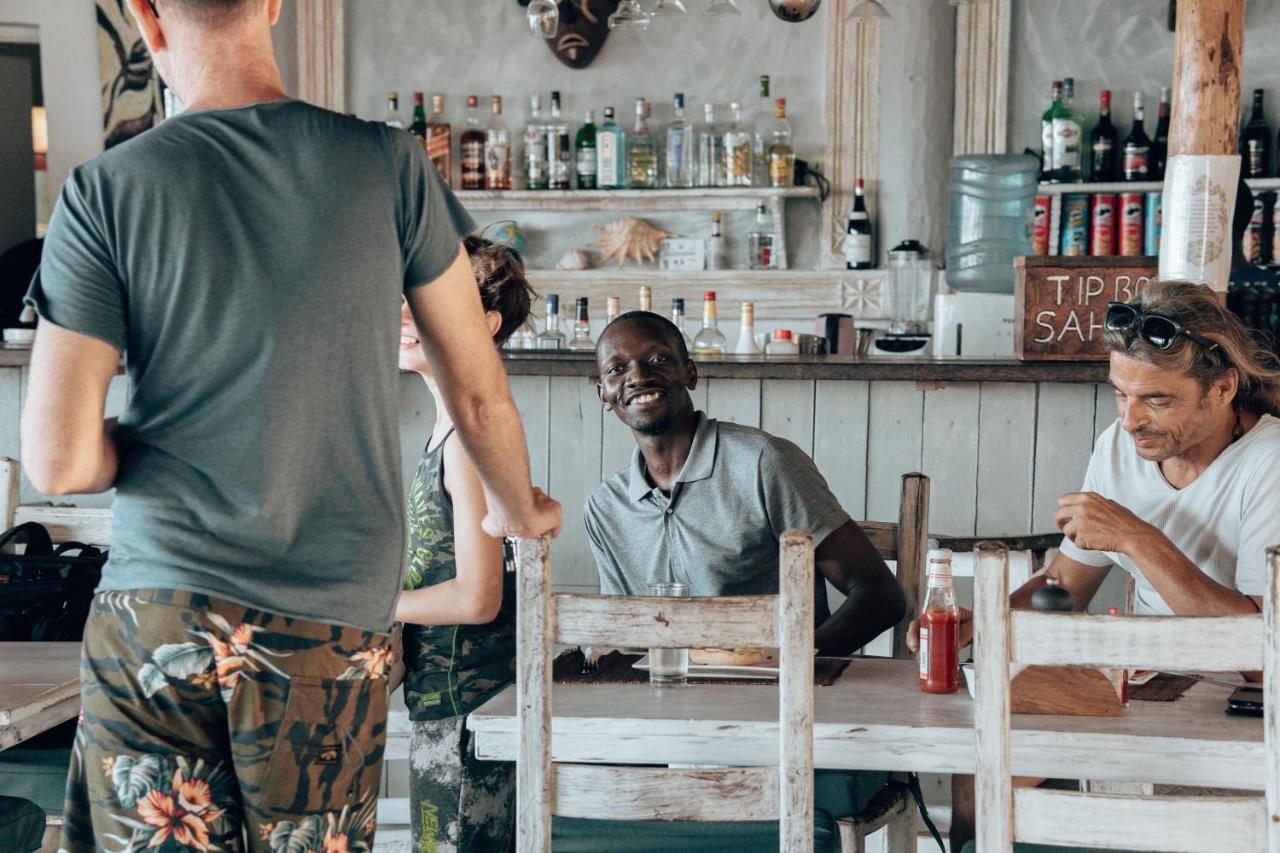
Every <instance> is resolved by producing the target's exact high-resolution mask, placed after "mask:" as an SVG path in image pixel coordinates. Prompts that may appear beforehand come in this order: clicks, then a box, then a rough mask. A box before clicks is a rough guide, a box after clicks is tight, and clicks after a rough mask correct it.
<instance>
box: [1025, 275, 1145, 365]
mask: <svg viewBox="0 0 1280 853" xmlns="http://www.w3.org/2000/svg"><path fill="white" fill-rule="evenodd" d="M1013 266H1014V296H1013V310H1014V316H1013V351H1014V353H1016V354H1017V356H1018V358H1020V359H1023V360H1036V361H1045V360H1057V361H1101V360H1105V359H1106V358H1107V351H1106V349H1105V348H1104V347H1103V345H1102V321H1103V318H1104V317H1105V316H1106V313H1107V303H1108V302H1129V301H1131V300H1133V299H1134V298H1135V297H1137V296H1138V295H1140V294H1141V293H1142V291H1143V290H1144V289H1145V288H1146V286H1147V284H1148V283H1149V282H1151V281H1153V280H1155V278H1156V258H1153V257H1151V258H1148V257H1123V258H1121V257H1107V258H1092V257H1081V258H1062V257H1056V258H1055V257H1026V258H1015V259H1014V262H1013Z"/></svg>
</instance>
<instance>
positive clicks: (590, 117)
mask: <svg viewBox="0 0 1280 853" xmlns="http://www.w3.org/2000/svg"><path fill="white" fill-rule="evenodd" d="M583 119H584V121H585V122H586V123H587V124H595V123H596V111H595V110H587V113H586V115H585V116H584V117H583Z"/></svg>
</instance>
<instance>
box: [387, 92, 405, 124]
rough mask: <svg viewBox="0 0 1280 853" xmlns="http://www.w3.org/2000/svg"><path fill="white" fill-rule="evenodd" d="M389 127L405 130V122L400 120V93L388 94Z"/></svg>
mask: <svg viewBox="0 0 1280 853" xmlns="http://www.w3.org/2000/svg"><path fill="white" fill-rule="evenodd" d="M385 121H386V124H387V127H396V128H400V129H401V130H403V129H404V120H403V119H401V118H400V93H399V92H387V117H386V119H385Z"/></svg>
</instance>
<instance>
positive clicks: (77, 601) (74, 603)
mask: <svg viewBox="0 0 1280 853" xmlns="http://www.w3.org/2000/svg"><path fill="white" fill-rule="evenodd" d="M20 542H25V543H26V545H27V548H26V552H25V553H23V554H6V553H3V549H4V547H5V546H6V545H9V544H17V543H20ZM106 562H107V552H106V551H103V550H100V549H98V548H95V547H93V546H92V545H84V544H82V543H80V542H65V543H63V544H61V545H59V546H58V547H57V548H56V549H55V548H54V547H53V542H52V540H51V539H50V538H49V531H47V530H46V529H45V528H44V526H43V525H41V524H37V523H36V522H33V521H29V522H27V523H25V524H19V525H18V526H17V527H12V528H10V529H8V530H6V531H5V532H4V533H0V641H8V642H12V641H19V642H24V641H32V640H48V641H52V640H61V641H79V640H80V639H81V638H82V637H83V635H84V623H85V621H86V620H88V618H89V607H90V606H91V605H92V603H93V593H94V590H95V589H97V587H98V582H99V581H100V580H101V579H102V566H103V564H105V563H106Z"/></svg>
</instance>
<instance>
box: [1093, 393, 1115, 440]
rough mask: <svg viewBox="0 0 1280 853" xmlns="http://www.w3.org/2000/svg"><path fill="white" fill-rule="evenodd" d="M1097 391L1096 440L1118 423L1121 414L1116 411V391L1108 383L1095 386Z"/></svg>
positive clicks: (1094, 425) (1094, 404)
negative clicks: (1108, 428) (1104, 431)
mask: <svg viewBox="0 0 1280 853" xmlns="http://www.w3.org/2000/svg"><path fill="white" fill-rule="evenodd" d="M1093 387H1094V389H1095V390H1096V391H1097V394H1096V396H1095V397H1094V401H1093V436H1094V438H1095V439H1096V438H1097V437H1098V436H1100V435H1102V431H1103V430H1105V429H1106V428H1107V427H1109V426H1111V425H1112V424H1113V423H1115V422H1116V418H1117V417H1118V416H1119V413H1118V412H1117V411H1116V391H1115V389H1114V388H1112V387H1111V386H1110V385H1109V384H1107V383H1100V384H1098V385H1095V386H1093Z"/></svg>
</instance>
